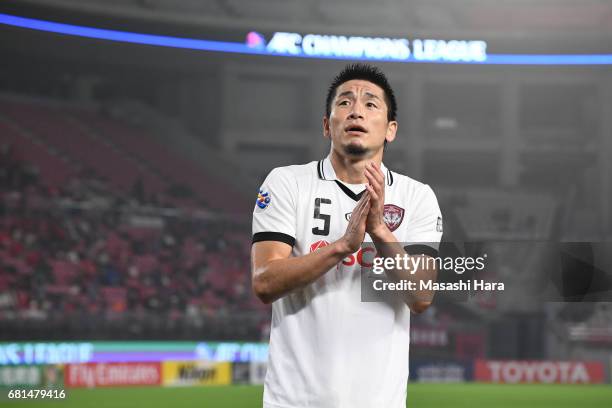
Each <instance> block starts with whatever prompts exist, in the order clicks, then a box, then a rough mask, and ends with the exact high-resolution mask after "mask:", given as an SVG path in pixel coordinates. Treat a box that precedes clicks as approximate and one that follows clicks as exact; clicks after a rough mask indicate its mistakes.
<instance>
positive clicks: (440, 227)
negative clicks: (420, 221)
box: [436, 217, 443, 232]
mask: <svg viewBox="0 0 612 408" xmlns="http://www.w3.org/2000/svg"><path fill="white" fill-rule="evenodd" d="M442 229H443V228H442V217H438V222H437V223H436V231H438V232H442Z"/></svg>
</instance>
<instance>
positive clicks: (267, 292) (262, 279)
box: [253, 241, 351, 303]
mask: <svg viewBox="0 0 612 408" xmlns="http://www.w3.org/2000/svg"><path fill="white" fill-rule="evenodd" d="M350 253H351V251H350V250H349V249H348V248H347V246H346V245H345V244H344V243H343V242H342V241H336V242H333V243H332V244H330V245H327V246H325V247H322V248H320V249H318V250H316V251H314V252H311V253H309V254H306V255H302V256H298V257H293V258H291V257H290V258H282V259H274V260H270V261H269V262H267V263H266V264H264V265H263V266H261V267H259V268H258V269H256V270H255V271H254V274H253V290H254V291H255V293H256V294H257V296H258V297H259V298H260V299H261V300H262V301H263V302H264V303H272V302H273V301H275V300H276V299H279V298H281V297H283V296H285V295H286V294H288V293H290V292H291V291H293V290H295V289H299V288H302V287H304V286H306V285H308V284H309V283H311V282H314V281H315V280H316V279H318V278H319V277H320V276H322V275H323V274H325V273H326V272H327V271H329V270H330V269H331V268H332V267H334V266H335V265H337V264H338V263H339V262H340V261H342V259H344V257H346V256H347V255H349V254H350Z"/></svg>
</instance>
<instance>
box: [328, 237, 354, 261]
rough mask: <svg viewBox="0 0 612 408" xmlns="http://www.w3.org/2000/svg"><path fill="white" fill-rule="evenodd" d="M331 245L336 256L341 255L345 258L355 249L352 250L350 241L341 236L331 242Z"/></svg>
mask: <svg viewBox="0 0 612 408" xmlns="http://www.w3.org/2000/svg"><path fill="white" fill-rule="evenodd" d="M331 247H332V248H333V254H334V256H338V257H340V259H343V258H344V257H346V256H348V255H350V254H352V253H353V252H355V251H352V250H351V248H350V246H349V244H348V242H346V241H345V240H344V239H342V238H340V239H339V240H337V241H335V242H333V243H332V244H331Z"/></svg>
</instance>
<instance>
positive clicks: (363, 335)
mask: <svg viewBox="0 0 612 408" xmlns="http://www.w3.org/2000/svg"><path fill="white" fill-rule="evenodd" d="M325 108H326V110H325V116H324V118H323V134H324V137H326V138H328V139H330V141H331V147H330V152H329V155H328V156H327V157H326V158H324V159H323V160H320V161H318V162H317V161H313V162H311V163H308V164H304V165H294V166H287V167H279V168H275V169H273V170H272V171H271V172H270V174H269V175H268V177H267V178H266V180H265V181H264V183H263V185H262V186H261V188H260V190H259V195H258V198H257V201H256V205H255V209H254V211H253V245H252V250H251V264H252V282H253V290H254V292H255V294H256V295H257V296H258V297H259V298H260V299H261V300H262V301H263V302H265V303H272V324H271V326H272V328H271V333H270V354H269V360H268V371H267V374H266V379H265V385H264V402H263V406H264V407H265V408H302V407H304V408H305V407H309V408H313V407H316V408H327V407H329V408H361V407H363V408H399V407H405V405H406V387H407V382H408V346H409V341H410V331H409V328H410V310H412V312H414V313H420V312H422V311H423V310H425V309H426V308H427V307H428V306H429V304H430V302H431V299H432V296H433V293H428V292H427V291H419V290H414V291H405V292H404V293H402V296H399V297H397V299H394V298H389V299H386V300H384V301H380V302H362V301H361V279H360V278H361V275H360V274H361V266H362V265H363V264H364V261H363V260H364V251H365V249H362V243H363V242H371V243H373V245H374V246H375V247H376V250H377V252H378V254H379V255H380V256H383V257H394V256H395V255H402V256H404V255H406V254H408V255H410V256H415V257H422V258H424V259H426V257H428V256H432V257H435V256H437V249H438V243H439V241H440V238H441V235H442V224H441V222H442V218H441V214H440V209H439V207H438V203H437V200H436V197H435V195H434V193H433V191H432V190H431V188H430V187H429V186H427V185H426V184H422V183H420V182H418V181H415V180H413V179H411V178H409V177H407V176H404V175H401V174H398V173H395V172H393V171H391V170H389V169H387V168H386V167H385V166H384V164H383V163H382V158H383V152H384V150H385V146H386V144H387V143H390V142H392V141H393V140H394V139H395V137H396V132H397V127H398V123H397V121H396V111H397V107H396V101H395V96H394V94H393V90H392V89H391V87H390V85H389V83H388V81H387V78H386V76H385V75H384V73H382V72H381V71H380V70H379V69H378V68H376V67H373V66H369V65H364V64H354V65H349V66H347V67H346V68H345V69H344V70H343V71H342V72H340V73H339V74H338V75H337V76H336V78H335V79H334V80H333V82H332V83H331V86H330V87H329V90H328V94H327V99H326V107H325ZM402 243H409V244H406V245H402ZM410 243H412V244H410ZM421 265H424V263H422V264H421ZM413 272H415V271H413ZM386 275H387V276H388V278H389V279H390V280H395V281H399V280H402V279H408V280H411V281H414V282H417V281H418V280H421V279H435V277H436V271H435V268H431V269H427V268H425V267H421V268H419V269H418V270H416V272H415V273H414V274H410V273H407V271H406V270H403V269H400V268H398V269H391V270H389V271H387V272H386Z"/></svg>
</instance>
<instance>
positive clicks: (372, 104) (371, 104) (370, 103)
mask: <svg viewBox="0 0 612 408" xmlns="http://www.w3.org/2000/svg"><path fill="white" fill-rule="evenodd" d="M366 106H367V107H368V108H376V107H377V106H376V104H375V103H374V102H368V103H367V104H366Z"/></svg>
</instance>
